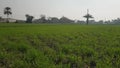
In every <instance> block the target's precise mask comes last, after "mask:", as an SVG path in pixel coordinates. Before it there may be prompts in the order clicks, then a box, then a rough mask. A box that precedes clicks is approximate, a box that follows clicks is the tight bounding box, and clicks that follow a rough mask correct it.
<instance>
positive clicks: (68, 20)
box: [60, 16, 74, 23]
mask: <svg viewBox="0 0 120 68" xmlns="http://www.w3.org/2000/svg"><path fill="white" fill-rule="evenodd" d="M60 22H61V23H73V22H74V21H73V20H71V19H68V18H67V17H64V16H63V17H61V18H60Z"/></svg>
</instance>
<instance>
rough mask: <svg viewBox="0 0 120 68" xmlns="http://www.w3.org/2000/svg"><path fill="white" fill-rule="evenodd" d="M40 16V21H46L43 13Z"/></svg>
mask: <svg viewBox="0 0 120 68" xmlns="http://www.w3.org/2000/svg"><path fill="white" fill-rule="evenodd" d="M40 17H41V18H40V21H41V23H46V22H47V20H46V16H45V15H40Z"/></svg>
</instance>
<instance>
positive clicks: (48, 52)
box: [0, 24, 120, 68]
mask: <svg viewBox="0 0 120 68" xmlns="http://www.w3.org/2000/svg"><path fill="white" fill-rule="evenodd" d="M0 68H120V25H80V24H0Z"/></svg>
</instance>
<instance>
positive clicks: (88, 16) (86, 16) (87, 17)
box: [83, 10, 93, 25]
mask: <svg viewBox="0 0 120 68" xmlns="http://www.w3.org/2000/svg"><path fill="white" fill-rule="evenodd" d="M83 17H85V18H86V19H87V20H86V23H87V25H88V23H89V18H93V17H92V15H90V14H89V10H87V14H86V15H85V16H83Z"/></svg>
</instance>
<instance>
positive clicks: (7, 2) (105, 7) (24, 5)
mask: <svg viewBox="0 0 120 68" xmlns="http://www.w3.org/2000/svg"><path fill="white" fill-rule="evenodd" d="M7 6H9V7H11V8H12V12H13V15H12V18H15V19H25V14H30V15H33V16H34V17H35V18H39V17H40V15H41V14H45V15H46V16H51V17H58V18H60V17H62V16H66V17H68V18H70V19H78V20H85V19H84V18H83V16H84V15H85V14H86V10H87V9H89V10H90V14H91V15H93V17H94V19H95V20H101V19H102V20H111V19H116V18H118V17H120V9H119V6H120V0H0V16H2V17H6V16H5V15H4V14H3V9H4V8H5V7H7Z"/></svg>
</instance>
